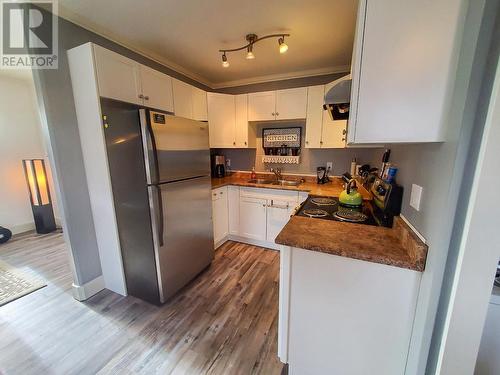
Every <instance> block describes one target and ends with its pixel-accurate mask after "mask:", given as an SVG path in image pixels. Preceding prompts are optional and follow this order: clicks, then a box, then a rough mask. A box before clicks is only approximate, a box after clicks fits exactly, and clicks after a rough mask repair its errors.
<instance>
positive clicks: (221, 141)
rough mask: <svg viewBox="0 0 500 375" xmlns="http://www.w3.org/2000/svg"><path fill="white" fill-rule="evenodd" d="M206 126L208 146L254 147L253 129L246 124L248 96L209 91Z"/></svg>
mask: <svg viewBox="0 0 500 375" xmlns="http://www.w3.org/2000/svg"><path fill="white" fill-rule="evenodd" d="M207 97H208V126H209V129H210V147H212V148H248V147H255V134H254V130H252V132H251V131H250V130H251V129H250V127H249V126H248V117H247V116H248V105H247V103H248V96H247V94H242V95H229V94H217V93H213V92H209V93H208V94H207Z"/></svg>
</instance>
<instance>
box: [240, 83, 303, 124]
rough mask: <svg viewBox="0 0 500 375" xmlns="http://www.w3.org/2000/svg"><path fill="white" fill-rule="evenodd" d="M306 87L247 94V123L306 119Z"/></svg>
mask: <svg viewBox="0 0 500 375" xmlns="http://www.w3.org/2000/svg"><path fill="white" fill-rule="evenodd" d="M306 110H307V87H300V88H297V89H287V90H278V91H263V92H254V93H251V94H248V121H274V120H291V119H301V118H306Z"/></svg>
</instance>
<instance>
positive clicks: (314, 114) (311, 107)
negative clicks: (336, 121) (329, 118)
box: [305, 85, 325, 148]
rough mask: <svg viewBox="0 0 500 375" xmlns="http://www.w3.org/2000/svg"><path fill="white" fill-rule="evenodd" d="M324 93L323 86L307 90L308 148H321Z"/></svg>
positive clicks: (306, 145)
mask: <svg viewBox="0 0 500 375" xmlns="http://www.w3.org/2000/svg"><path fill="white" fill-rule="evenodd" d="M324 93H325V87H324V86H323V85H320V86H311V87H309V88H308V89H307V117H306V144H305V147H306V148H320V147H321V129H322V127H323V102H324Z"/></svg>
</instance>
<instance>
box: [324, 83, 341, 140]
mask: <svg viewBox="0 0 500 375" xmlns="http://www.w3.org/2000/svg"><path fill="white" fill-rule="evenodd" d="M334 84H335V82H331V83H328V84H326V85H325V90H324V92H325V93H326V92H328V91H329V90H330V89H331V88H332V86H333V85H334ZM346 133H347V120H335V121H334V120H332V117H331V116H330V114H329V113H328V112H327V111H325V110H323V126H322V131H321V148H345V147H346V138H347V134H346Z"/></svg>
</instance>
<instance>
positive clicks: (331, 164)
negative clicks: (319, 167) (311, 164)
mask: <svg viewBox="0 0 500 375" xmlns="http://www.w3.org/2000/svg"><path fill="white" fill-rule="evenodd" d="M328 168H330V175H331V174H332V173H333V162H332V161H329V162H328V163H326V169H327V170H328Z"/></svg>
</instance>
